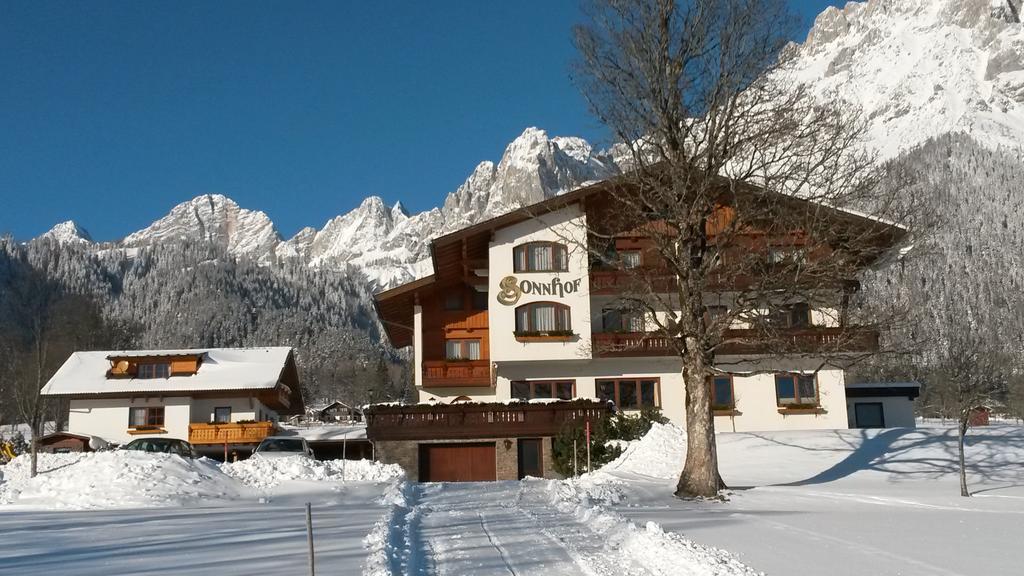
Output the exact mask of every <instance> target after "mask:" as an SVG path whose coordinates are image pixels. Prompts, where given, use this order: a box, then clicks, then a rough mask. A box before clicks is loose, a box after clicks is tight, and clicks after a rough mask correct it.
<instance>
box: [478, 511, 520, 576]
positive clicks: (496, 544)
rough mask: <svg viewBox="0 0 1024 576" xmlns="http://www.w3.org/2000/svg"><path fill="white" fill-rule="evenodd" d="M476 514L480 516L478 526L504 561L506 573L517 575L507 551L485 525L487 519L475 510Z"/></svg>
mask: <svg viewBox="0 0 1024 576" xmlns="http://www.w3.org/2000/svg"><path fill="white" fill-rule="evenodd" d="M477 515H478V516H479V517H480V527H481V528H483V531H484V534H486V535H487V540H488V541H489V542H490V543H491V546H494V547H495V548H496V549H497V550H498V554H499V555H500V556H501V560H502V561H503V562H505V568H507V569H508V573H509V574H511V575H512V576H519V574H518V573H517V572H516V571H515V568H513V567H512V563H511V561H510V559H509V557H508V552H507V551H506V550H505V549H504V548H502V546H501V543H500V542H498V539H497V538H495V537H494V534H492V533H491V531H490V529H489V528H488V527H487V520H485V519H484V514H483V512H477Z"/></svg>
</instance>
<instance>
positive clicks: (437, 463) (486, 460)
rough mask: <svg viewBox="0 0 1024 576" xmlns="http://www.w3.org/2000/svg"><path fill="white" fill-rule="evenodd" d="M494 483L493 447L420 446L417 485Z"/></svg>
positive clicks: (478, 444) (464, 445) (469, 445)
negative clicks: (429, 483) (418, 483)
mask: <svg viewBox="0 0 1024 576" xmlns="http://www.w3.org/2000/svg"><path fill="white" fill-rule="evenodd" d="M495 479H497V473H496V471H495V468H494V443H493V442H482V443H472V444H420V481H421V482H480V481H486V480H495Z"/></svg>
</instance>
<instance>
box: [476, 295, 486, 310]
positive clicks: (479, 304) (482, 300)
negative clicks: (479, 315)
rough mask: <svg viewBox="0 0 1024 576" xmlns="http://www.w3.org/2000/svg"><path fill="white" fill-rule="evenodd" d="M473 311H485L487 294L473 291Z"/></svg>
mask: <svg viewBox="0 0 1024 576" xmlns="http://www.w3.org/2000/svg"><path fill="white" fill-rule="evenodd" d="M473 310H487V292H481V291H479V290H473Z"/></svg>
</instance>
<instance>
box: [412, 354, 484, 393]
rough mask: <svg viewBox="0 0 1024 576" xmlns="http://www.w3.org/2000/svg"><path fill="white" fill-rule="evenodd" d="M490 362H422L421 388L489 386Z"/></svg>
mask: <svg viewBox="0 0 1024 576" xmlns="http://www.w3.org/2000/svg"><path fill="white" fill-rule="evenodd" d="M490 385H491V362H490V360H424V361H423V387H424V388H440V387H445V386H448V387H451V386H490Z"/></svg>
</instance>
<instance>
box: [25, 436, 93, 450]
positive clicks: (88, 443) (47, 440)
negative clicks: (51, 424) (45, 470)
mask: <svg viewBox="0 0 1024 576" xmlns="http://www.w3.org/2000/svg"><path fill="white" fill-rule="evenodd" d="M94 444H95V441H94V439H93V437H92V436H86V435H84V434H72V433H70V432H54V433H53V434H47V435H46V436H43V437H41V438H40V439H39V451H40V452H45V453H47V454H66V453H69V452H92V451H93V450H94V449H95V448H97V447H98V446H94Z"/></svg>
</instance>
